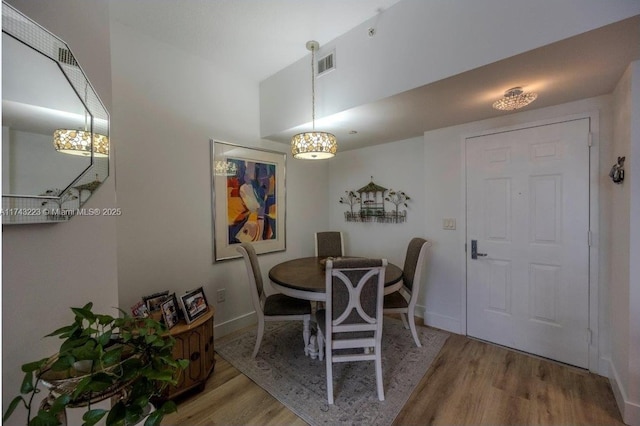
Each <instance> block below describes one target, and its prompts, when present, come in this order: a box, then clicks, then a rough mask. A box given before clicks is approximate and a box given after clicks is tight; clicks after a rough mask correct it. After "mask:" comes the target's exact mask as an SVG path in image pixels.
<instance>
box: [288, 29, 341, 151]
mask: <svg viewBox="0 0 640 426" xmlns="http://www.w3.org/2000/svg"><path fill="white" fill-rule="evenodd" d="M306 46H307V50H310V51H311V126H312V127H311V131H310V132H304V133H298V134H297V135H293V137H292V138H291V154H293V158H298V159H303V160H323V159H325V158H331V157H333V156H334V155H336V151H337V150H338V141H337V140H336V137H335V136H334V135H333V134H331V133H327V132H316V84H315V82H316V79H315V72H314V64H315V53H316V50H318V49H319V48H320V44H318V42H317V41H313V40H312V41H308V42H307V45H306Z"/></svg>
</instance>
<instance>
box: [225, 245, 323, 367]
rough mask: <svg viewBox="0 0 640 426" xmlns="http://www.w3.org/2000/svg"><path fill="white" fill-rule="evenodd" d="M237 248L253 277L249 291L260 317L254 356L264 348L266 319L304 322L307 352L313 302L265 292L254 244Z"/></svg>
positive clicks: (303, 332) (304, 338)
mask: <svg viewBox="0 0 640 426" xmlns="http://www.w3.org/2000/svg"><path fill="white" fill-rule="evenodd" d="M237 251H238V252H239V253H240V254H242V257H243V258H244V262H245V266H246V268H247V275H248V276H249V291H250V293H251V300H252V301H253V307H254V309H255V310H256V315H257V317H258V333H257V336H256V345H255V347H254V349H253V354H252V355H251V357H252V358H255V357H256V355H257V354H258V350H259V349H260V343H261V342H262V337H263V335H264V324H265V322H266V321H302V322H303V331H302V338H303V340H304V351H305V354H306V353H307V351H308V347H309V337H310V335H311V332H310V329H309V324H310V322H311V304H310V302H309V301H308V300H302V299H296V298H295V297H290V296H287V295H285V294H280V293H277V294H272V295H270V296H267V295H266V294H265V292H264V285H263V281H262V273H261V271H260V264H259V263H258V256H257V255H256V251H255V249H254V248H253V246H252V245H251V244H249V243H242V244H240V245H239V246H238V247H237Z"/></svg>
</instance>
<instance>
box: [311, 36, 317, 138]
mask: <svg viewBox="0 0 640 426" xmlns="http://www.w3.org/2000/svg"><path fill="white" fill-rule="evenodd" d="M315 59H316V49H315V46H312V47H311V129H312V130H314V131H315V130H316V76H315V68H314V66H313V65H314V62H315Z"/></svg>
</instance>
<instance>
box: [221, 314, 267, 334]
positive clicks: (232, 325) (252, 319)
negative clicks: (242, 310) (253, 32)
mask: <svg viewBox="0 0 640 426" xmlns="http://www.w3.org/2000/svg"><path fill="white" fill-rule="evenodd" d="M257 322H258V319H257V318H256V313H255V312H250V313H248V314H245V315H241V316H239V317H236V318H233V319H231V320H229V321H225V322H223V323H220V324H216V325H214V326H213V330H214V331H213V333H214V336H216V337H215V338H216V339H218V338H220V337H224V336H226V335H227V334H230V333H233V332H234V331H237V330H240V329H242V328H245V327H248V326H250V325H254V324H257Z"/></svg>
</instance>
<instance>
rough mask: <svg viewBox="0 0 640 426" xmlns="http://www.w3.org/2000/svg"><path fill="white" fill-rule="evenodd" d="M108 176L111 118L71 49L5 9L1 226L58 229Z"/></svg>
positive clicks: (32, 22) (25, 18)
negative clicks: (47, 225)
mask: <svg viewBox="0 0 640 426" xmlns="http://www.w3.org/2000/svg"><path fill="white" fill-rule="evenodd" d="M107 176H109V113H108V112H107V110H106V108H105V107H104V105H103V104H102V102H101V101H100V98H99V97H98V95H97V94H96V92H95V90H94V88H93V86H91V83H90V82H89V79H88V78H87V76H86V74H85V73H84V71H83V70H82V68H81V67H80V65H79V64H78V63H77V62H76V60H75V58H74V56H73V53H71V49H69V46H67V44H66V43H65V42H64V41H62V40H60V39H59V38H58V37H56V36H55V35H53V34H51V33H50V32H49V31H47V30H45V29H44V28H42V27H41V26H40V25H38V24H37V23H36V22H34V21H32V20H31V19H29V18H28V17H26V16H25V15H23V14H22V13H20V12H19V11H18V10H16V9H15V8H13V7H12V6H10V5H8V4H7V3H4V2H3V3H2V224H3V225H4V224H25V223H55V222H63V221H67V220H69V219H70V218H71V217H73V216H74V215H76V214H78V215H82V214H91V213H92V212H85V211H84V209H82V206H83V205H84V204H85V203H86V202H87V200H88V199H89V197H91V194H92V193H93V192H94V191H96V190H97V188H98V187H99V186H100V185H101V184H102V183H103V182H104V180H105V179H106V178H107Z"/></svg>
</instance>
